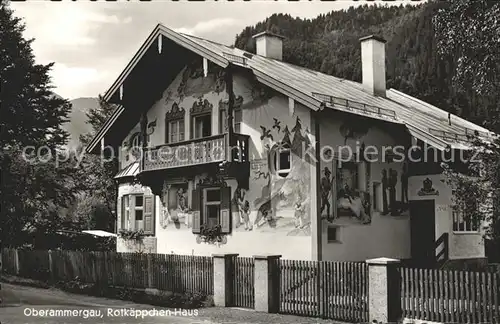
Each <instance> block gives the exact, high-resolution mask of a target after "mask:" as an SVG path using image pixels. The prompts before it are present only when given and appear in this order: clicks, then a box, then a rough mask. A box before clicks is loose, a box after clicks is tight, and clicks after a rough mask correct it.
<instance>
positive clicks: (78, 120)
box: [63, 98, 99, 148]
mask: <svg viewBox="0 0 500 324" xmlns="http://www.w3.org/2000/svg"><path fill="white" fill-rule="evenodd" d="M71 104H72V105H73V108H72V110H71V113H70V115H69V116H68V118H69V120H70V121H69V122H68V123H66V124H65V125H64V126H63V127H64V129H65V130H66V131H67V132H68V133H69V134H70V138H69V140H68V147H70V148H75V147H76V146H78V144H79V138H80V135H82V134H86V133H89V132H90V131H91V130H92V127H91V126H90V124H88V123H87V120H88V118H87V115H86V113H87V112H88V111H89V110H90V109H91V108H97V107H98V106H99V103H98V100H97V98H77V99H73V100H71Z"/></svg>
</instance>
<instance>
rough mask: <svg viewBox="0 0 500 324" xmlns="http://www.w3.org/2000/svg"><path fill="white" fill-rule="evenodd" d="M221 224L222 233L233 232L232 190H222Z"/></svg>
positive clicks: (226, 188) (227, 188)
mask: <svg viewBox="0 0 500 324" xmlns="http://www.w3.org/2000/svg"><path fill="white" fill-rule="evenodd" d="M220 223H221V230H222V233H225V234H228V233H230V232H231V188H230V187H225V188H221V202H220Z"/></svg>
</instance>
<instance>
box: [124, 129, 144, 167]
mask: <svg viewBox="0 0 500 324" xmlns="http://www.w3.org/2000/svg"><path fill="white" fill-rule="evenodd" d="M128 149H129V154H127V159H126V160H127V161H128V160H129V155H132V156H133V157H134V158H135V159H138V158H139V157H140V156H141V133H139V132H137V133H134V134H133V135H132V136H131V137H130V141H129V148H128Z"/></svg>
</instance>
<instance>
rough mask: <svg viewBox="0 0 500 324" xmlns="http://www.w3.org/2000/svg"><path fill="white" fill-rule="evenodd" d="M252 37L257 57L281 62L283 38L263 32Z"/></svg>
mask: <svg viewBox="0 0 500 324" xmlns="http://www.w3.org/2000/svg"><path fill="white" fill-rule="evenodd" d="M252 37H253V38H255V43H256V47H257V55H261V56H265V57H268V58H272V59H275V60H280V61H281V60H283V39H284V37H283V36H280V35H276V34H273V33H271V32H268V31H265V32H262V33H258V34H257V35H254V36H252Z"/></svg>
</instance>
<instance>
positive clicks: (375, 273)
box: [366, 258, 401, 323]
mask: <svg viewBox="0 0 500 324" xmlns="http://www.w3.org/2000/svg"><path fill="white" fill-rule="evenodd" d="M366 263H367V264H368V314H369V322H370V323H396V322H397V321H398V320H399V318H400V316H401V292H400V281H401V278H400V275H399V269H398V268H399V263H400V261H399V260H396V259H389V258H377V259H371V260H366Z"/></svg>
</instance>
